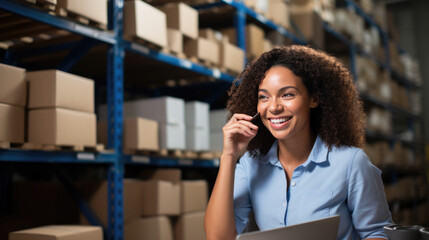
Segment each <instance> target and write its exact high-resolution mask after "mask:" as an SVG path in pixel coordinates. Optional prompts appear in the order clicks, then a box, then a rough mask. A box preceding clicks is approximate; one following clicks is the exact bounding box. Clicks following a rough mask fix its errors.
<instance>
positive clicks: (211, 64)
mask: <svg viewBox="0 0 429 240" xmlns="http://www.w3.org/2000/svg"><path fill="white" fill-rule="evenodd" d="M189 61H191V62H194V63H196V64H201V65H203V66H205V67H208V68H217V67H218V64H217V63H214V62H211V61H208V60H206V59H199V58H197V57H190V58H189Z"/></svg>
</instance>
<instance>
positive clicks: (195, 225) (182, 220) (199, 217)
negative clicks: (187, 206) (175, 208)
mask: <svg viewBox="0 0 429 240" xmlns="http://www.w3.org/2000/svg"><path fill="white" fill-rule="evenodd" d="M173 225H174V239H175V240H201V239H205V232H204V212H196V213H186V214H183V215H181V216H180V217H179V218H178V219H177V220H176V221H175V222H174V224H173Z"/></svg>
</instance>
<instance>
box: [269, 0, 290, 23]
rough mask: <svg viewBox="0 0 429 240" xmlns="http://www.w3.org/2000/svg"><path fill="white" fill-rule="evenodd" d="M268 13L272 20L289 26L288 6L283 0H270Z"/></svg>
mask: <svg viewBox="0 0 429 240" xmlns="http://www.w3.org/2000/svg"><path fill="white" fill-rule="evenodd" d="M268 7H269V13H270V16H272V17H273V22H274V23H276V24H278V25H280V26H282V27H284V28H286V29H289V28H290V21H289V8H288V6H287V4H286V3H285V2H284V1H283V0H271V1H270V4H269V6H268Z"/></svg>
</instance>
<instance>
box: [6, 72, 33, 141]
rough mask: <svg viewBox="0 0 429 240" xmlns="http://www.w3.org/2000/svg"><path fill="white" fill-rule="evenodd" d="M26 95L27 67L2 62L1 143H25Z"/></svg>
mask: <svg viewBox="0 0 429 240" xmlns="http://www.w3.org/2000/svg"><path fill="white" fill-rule="evenodd" d="M26 96H27V83H26V81H25V69H22V68H17V67H13V66H9V65H5V64H0V129H1V131H0V143H1V142H3V143H5V144H6V145H9V144H10V143H24V141H25V131H24V129H25V105H26V99H27V98H26ZM6 147H8V146H6Z"/></svg>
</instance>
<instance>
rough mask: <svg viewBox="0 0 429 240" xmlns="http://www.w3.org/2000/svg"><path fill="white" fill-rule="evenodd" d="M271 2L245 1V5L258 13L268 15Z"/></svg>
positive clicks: (263, 0) (260, 0)
mask: <svg viewBox="0 0 429 240" xmlns="http://www.w3.org/2000/svg"><path fill="white" fill-rule="evenodd" d="M271 1H272V0H270V1H267V0H244V4H245V5H246V6H247V7H250V8H252V9H255V11H256V12H258V13H262V14H264V15H266V14H268V13H269V11H268V9H269V5H270V4H271Z"/></svg>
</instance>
